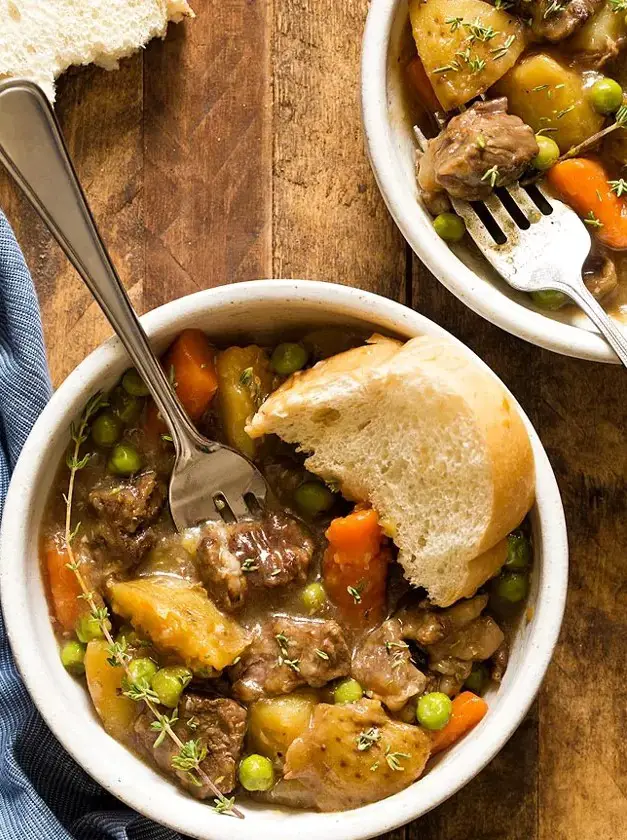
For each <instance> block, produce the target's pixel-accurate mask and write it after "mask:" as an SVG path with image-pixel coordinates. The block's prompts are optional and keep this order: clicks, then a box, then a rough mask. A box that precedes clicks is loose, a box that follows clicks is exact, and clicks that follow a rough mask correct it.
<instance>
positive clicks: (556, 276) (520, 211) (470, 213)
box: [414, 127, 627, 367]
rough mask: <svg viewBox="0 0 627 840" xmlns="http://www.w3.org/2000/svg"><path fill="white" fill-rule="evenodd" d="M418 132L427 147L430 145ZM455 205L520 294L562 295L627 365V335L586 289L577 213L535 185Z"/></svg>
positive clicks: (584, 246)
mask: <svg viewBox="0 0 627 840" xmlns="http://www.w3.org/2000/svg"><path fill="white" fill-rule="evenodd" d="M414 133H415V135H416V138H417V140H418V143H419V145H420V146H421V148H422V149H424V148H425V144H426V142H427V140H426V138H425V136H424V135H423V134H422V132H421V131H420V129H419V128H417V127H415V128H414ZM451 204H452V205H453V208H454V210H455V212H456V213H457V215H458V216H461V217H462V219H463V220H464V222H465V224H466V229H467V230H468V233H469V234H470V236H471V237H472V238H473V239H474V241H475V243H476V244H477V247H478V248H479V250H480V251H481V252H482V254H483V255H484V256H485V257H486V258H487V259H488V260H489V262H490V263H491V264H492V265H493V266H494V268H495V269H496V270H497V271H498V272H499V274H500V275H501V277H503V279H504V280H506V281H507V282H508V283H509V284H510V286H513V288H514V289H518V290H519V291H521V292H543V291H547V290H551V291H559V292H563V293H564V294H565V295H567V296H568V297H569V298H571V300H572V301H574V303H576V304H577V305H578V306H579V307H580V308H581V309H582V310H583V311H584V312H585V313H586V315H587V316H588V317H589V318H590V320H591V321H592V323H593V324H594V325H595V326H596V327H597V329H598V330H599V332H600V333H601V334H602V335H603V336H605V338H606V340H607V342H608V344H609V345H610V346H611V347H612V349H613V350H614V352H615V353H616V355H617V356H618V358H619V359H620V361H621V362H622V363H623V364H624V365H625V367H627V337H626V336H625V334H624V333H623V332H622V330H621V329H620V328H619V327H618V326H617V324H616V323H615V321H613V320H612V318H610V317H609V316H608V315H607V313H606V312H605V310H604V309H603V307H602V306H601V305H600V304H599V303H598V302H597V300H596V299H595V298H594V297H593V295H592V294H591V292H590V291H589V290H588V289H587V288H586V286H585V284H584V282H583V278H582V269H583V264H584V261H585V259H586V257H587V256H588V254H589V252H590V247H591V244H592V243H591V239H590V234H589V232H588V230H587V228H586V226H585V225H584V223H583V222H582V221H581V220H580V219H579V217H578V216H577V214H576V213H575V211H574V210H571V209H570V207H568V206H567V205H566V204H564V203H563V202H562V201H558V200H557V199H555V198H553V197H552V196H549V195H547V194H546V193H545V192H544V190H542V188H541V187H539V186H538V185H537V184H534V185H532V186H530V187H522V186H521V185H520V184H515V185H513V186H510V187H499V188H498V189H497V190H495V192H494V193H492V195H490V196H489V198H487V199H486V200H485V201H481V202H479V201H477V202H475V201H473V202H468V201H461V200H459V199H455V198H452V199H451Z"/></svg>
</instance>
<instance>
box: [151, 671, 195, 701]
mask: <svg viewBox="0 0 627 840" xmlns="http://www.w3.org/2000/svg"><path fill="white" fill-rule="evenodd" d="M191 678H192V672H191V671H190V670H188V669H187V668H184V667H183V666H182V665H171V666H170V667H168V668H161V669H160V670H159V671H157V673H156V674H155V676H154V677H153V680H152V690H153V691H154V692H155V693H156V695H157V697H158V698H159V702H160V703H161V705H162V706H167V707H168V708H169V709H174V708H176V706H177V705H178V702H179V700H180V697H181V694H182V693H183V689H184V688H185V686H186V685H188V684H189V682H190V680H191Z"/></svg>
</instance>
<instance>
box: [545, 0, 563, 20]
mask: <svg viewBox="0 0 627 840" xmlns="http://www.w3.org/2000/svg"><path fill="white" fill-rule="evenodd" d="M562 11H564V3H559V2H558V0H551V3H549V5H548V6H547V8H546V9H545V11H544V14H543V15H542V17H543V18H544V20H546V19H547V18H549V17H551V16H552V15H557V14H559V13H560V12H562Z"/></svg>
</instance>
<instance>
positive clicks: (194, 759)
mask: <svg viewBox="0 0 627 840" xmlns="http://www.w3.org/2000/svg"><path fill="white" fill-rule="evenodd" d="M105 405H107V401H106V397H105V395H104V394H103V393H102V391H99V392H98V393H97V394H95V395H94V396H93V397H91V399H90V400H89V401H88V402H87V405H86V406H85V408H84V409H83V413H82V415H81V418H80V420H79V422H78V424H76V423H72V424H71V426H70V435H71V438H72V444H73V445H72V447H71V449H70V452H69V453H68V455H67V458H66V464H67V467H68V469H69V472H70V477H69V480H68V488H67V493H65V494H64V495H63V499H64V501H65V550H66V552H67V556H68V562H67V563H66V564H65V565H66V567H67V568H68V569H70V571H72V572H73V573H74V575H75V577H76V580H77V582H78V585H79V587H80V589H81V594H80V595H79V596H78V597H79V598H81V599H82V600H84V601H85V602H86V603H87V605H88V607H89V611H90V618H91V619H92V620H93V621H94V622H96V623H97V624H98V627H99V628H100V631H101V633H102V635H103V636H104V638H105V639H106V641H107V653H108V654H109V658H108V660H107V661H108V662H109V664H110V665H113V666H115V667H119V668H123V669H124V674H125V677H124V679H125V686H126V687H125V689H124V691H123V693H124V694H125V695H126V696H127V697H130V698H131V699H133V700H136V701H137V702H143V703H145V705H146V706H147V707H148V709H149V710H150V712H151V713H152V714H153V716H154V718H155V720H154V721H153V722H152V723H151V729H153V730H154V731H156V732H158V733H159V734H158V736H157V738H156V740H155V743H154V745H153V747H154V748H156V747H158V746H159V745H160V744H161V743H162V742H163V740H164V739H165V738H166V737H168V738H170V739H171V740H172V741H173V742H174V743H175V744H176V746H177V747H178V753H176V754H175V755H174V756H173V757H172V766H173V767H174V768H175V769H178V770H182V771H183V772H185V773H186V774H187V776H188V778H189V780H190V781H191V782H192V783H193V784H196V785H199V786H200V785H203V784H204V785H207V787H208V788H209V789H210V790H211V792H212V793H213V794H214V796H215V800H214V802H215V804H214V810H215V811H217V812H218V813H220V814H232V815H233V816H236V817H239V818H240V819H243V818H244V814H243V813H242V812H241V811H240V810H239V809H238V808H236V807H235V799H234V797H230V798H227V797H226V796H224V794H223V793H221V791H220V790H219V789H218V788H217V787H216V785H215V784H214V783H213V781H212V780H211V779H210V778H209V776H207V774H206V773H205V771H204V770H203V769H202V767H201V766H200V765H201V762H202V761H203V760H204V759H205V758H206V756H207V749H206V747H203V746H202V745H201V744H200V742H199V741H194V740H190V741H186V742H183V741H181V739H180V738H179V737H178V735H177V734H176V732H175V731H174V729H173V728H172V726H173V724H174V723H175V722H176V720H177V719H178V718H177V716H176V713H174V714H173V715H172V716H170V717H168V715H165V714H161V712H160V711H159V709H158V708H157V706H156V703H157V702H158V697H157V695H156V694H155V693H154V692H153V691H152V689H150V688H149V687H148V685H147V684H146V683H144V682H141V683H137V682H133V680H132V678H131V674H130V671H129V668H128V663H129V662H130V659H131V656H130V654H129V653H128V650H127V644H126V640H120V641H118V642H116V641H115V640H114V638H113V636H112V634H111V622H110V621H109V611H108V609H107V608H106V607H105V606H100V605H99V604H98V603H97V602H96V599H95V595H94V592H93V591H92V590H91V589H90V588H89V586H88V585H87V581H86V580H85V577H84V575H83V573H82V572H81V559H80V557H78V556H77V555H76V554H75V553H74V548H73V543H74V540H75V539H76V537H77V535H78V533H79V531H80V527H81V523H80V522H78V523H77V524H76V525H75V526H74V527H72V508H73V501H74V490H75V487H76V476H77V474H78V473H79V472H80V470H82V469H84V468H85V467H86V466H87V464H88V463H89V461H90V460H91V455H90V454H86V455H83V456H81V447H82V445H83V444H84V443H85V442H86V441H87V438H88V437H89V424H90V421H91V419H92V418H93V416H94V415H95V414H96V413H97V412H98V411H99V410H100V409H101V408H103V407H104V406H105Z"/></svg>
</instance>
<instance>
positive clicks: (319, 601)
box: [301, 581, 327, 615]
mask: <svg viewBox="0 0 627 840" xmlns="http://www.w3.org/2000/svg"><path fill="white" fill-rule="evenodd" d="M301 598H302V601H303V604H304V605H305V609H306V610H307V612H308V613H309V614H310V615H311V614H312V613H315V612H318V610H321V609H322V607H324V605H325V604H326V602H327V593H326V592H325V591H324V586H323V585H322V584H321V583H319V582H318V581H315V582H314V583H310V584H309V585H308V586H306V587H305V588H304V589H303V591H302V594H301Z"/></svg>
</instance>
